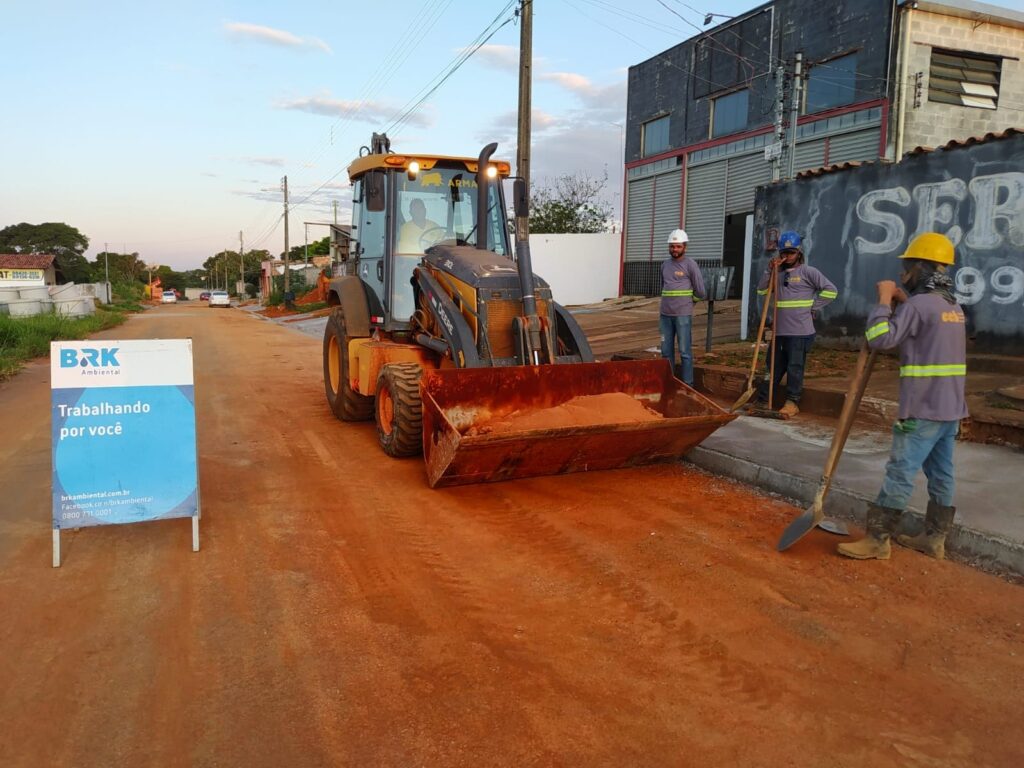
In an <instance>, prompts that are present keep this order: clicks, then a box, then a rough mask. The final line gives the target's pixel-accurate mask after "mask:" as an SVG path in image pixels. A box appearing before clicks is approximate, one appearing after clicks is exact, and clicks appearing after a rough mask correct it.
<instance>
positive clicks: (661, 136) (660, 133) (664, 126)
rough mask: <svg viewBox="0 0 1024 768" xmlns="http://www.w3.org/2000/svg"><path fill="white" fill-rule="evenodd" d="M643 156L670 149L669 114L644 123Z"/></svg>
mask: <svg viewBox="0 0 1024 768" xmlns="http://www.w3.org/2000/svg"><path fill="white" fill-rule="evenodd" d="M643 139H644V147H643V156H644V157H650V156H651V155H657V154H659V153H661V152H665V151H666V150H667V149H668V115H665V117H659V118H658V119H657V120H651V121H650V122H649V123H644V136H643Z"/></svg>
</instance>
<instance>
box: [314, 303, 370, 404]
mask: <svg viewBox="0 0 1024 768" xmlns="http://www.w3.org/2000/svg"><path fill="white" fill-rule="evenodd" d="M349 341H350V337H349V335H348V334H347V333H346V332H345V313H344V312H343V311H342V309H341V308H340V307H336V308H335V309H334V311H332V312H331V314H330V316H329V317H328V318H327V326H326V327H325V328H324V392H325V393H326V395H327V404H328V405H329V406H330V407H331V412H332V413H333V414H334V415H335V416H336V417H337V418H339V419H341V420H342V421H369V420H370V419H372V418H373V398H372V397H367V396H366V395H360V394H359V393H358V392H356V391H354V390H353V389H352V387H350V386H349V378H348V370H349V366H348V343H349Z"/></svg>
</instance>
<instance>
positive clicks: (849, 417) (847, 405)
mask: <svg viewBox="0 0 1024 768" xmlns="http://www.w3.org/2000/svg"><path fill="white" fill-rule="evenodd" d="M876 354H877V353H876V352H875V351H874V350H871V349H868V344H867V341H865V342H864V343H863V344H862V345H861V348H860V355H858V356H857V365H856V367H855V368H854V371H853V379H852V380H851V381H850V388H849V390H847V392H846V399H844V400H843V409H842V411H841V412H840V413H839V422H838V423H837V424H836V431H835V434H833V435H832V445H831V447H830V448H829V451H828V458H827V459H825V471H824V473H823V474H822V476H821V481H820V482H819V483H818V492H817V493H816V494H815V496H814V503H813V504H811V506H810V507H808V508H807V510H806V511H805V512H804V513H803V514H801V515H800V516H799V517H797V518H796V519H795V520H793V522H791V523H790V524H789V525H788V526H786V530H785V531H783V532H782V538H780V539H779V543H778V546H777V549H778V550H779V552H783V551H785V550H787V549H789V548H790V547H791V546H793V545H794V544H795V543H796V542H798V541H799V540H800V539H802V538H803V537H804V536H805V535H807V533H808V532H810V530H811V529H812V528H814V527H815V526H816V525H819V524H822V523H828V524H829V525H827V526H826V525H823V526H822V527H823V528H825V530H828V531H831V532H832V533H836V532H837V531H836V530H833V528H835V527H837V524H836V522H835V521H831V520H825V509H824V505H825V496H826V495H828V491H829V488H830V487H831V486H832V473H833V472H835V469H836V467H837V466H838V465H839V456H840V455H841V454H842V452H843V446H845V445H846V438H847V437H849V436H850V429H851V428H852V427H853V419H854V416H856V415H857V409H858V408H859V407H860V401H861V398H863V397H864V390H865V389H866V388H867V385H868V379H869V378H870V377H871V369H872V368H874V365H875V355H876ZM844 532H845V531H844Z"/></svg>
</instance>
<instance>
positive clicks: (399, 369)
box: [374, 363, 423, 458]
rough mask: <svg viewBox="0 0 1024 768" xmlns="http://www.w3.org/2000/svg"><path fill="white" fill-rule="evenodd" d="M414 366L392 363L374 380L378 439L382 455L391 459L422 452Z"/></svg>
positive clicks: (419, 370) (419, 373) (417, 374)
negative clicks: (375, 381)
mask: <svg viewBox="0 0 1024 768" xmlns="http://www.w3.org/2000/svg"><path fill="white" fill-rule="evenodd" d="M422 375H423V368H421V367H420V366H419V365H418V364H417V363H391V364H390V365H385V366H384V368H382V369H381V372H380V376H378V377H377V403H376V407H375V408H374V414H375V418H376V421H377V439H378V440H379V441H380V447H381V448H383V449H384V453H386V454H387V455H388V456H392V457H394V458H403V457H406V456H417V455H419V454H420V453H422V452H423V415H422V408H421V402H420V377H421V376H422Z"/></svg>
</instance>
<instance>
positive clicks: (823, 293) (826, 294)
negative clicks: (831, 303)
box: [818, 291, 839, 299]
mask: <svg viewBox="0 0 1024 768" xmlns="http://www.w3.org/2000/svg"><path fill="white" fill-rule="evenodd" d="M838 295H839V294H838V293H836V292H835V291H821V292H820V293H819V294H818V296H820V297H821V298H823V299H834V298H835V297H836V296H838Z"/></svg>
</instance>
